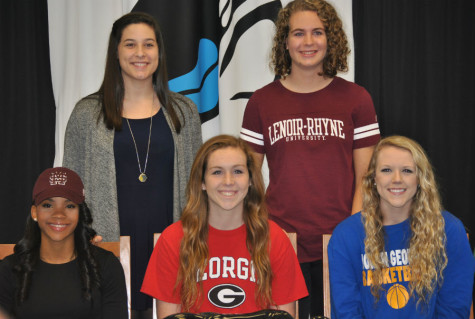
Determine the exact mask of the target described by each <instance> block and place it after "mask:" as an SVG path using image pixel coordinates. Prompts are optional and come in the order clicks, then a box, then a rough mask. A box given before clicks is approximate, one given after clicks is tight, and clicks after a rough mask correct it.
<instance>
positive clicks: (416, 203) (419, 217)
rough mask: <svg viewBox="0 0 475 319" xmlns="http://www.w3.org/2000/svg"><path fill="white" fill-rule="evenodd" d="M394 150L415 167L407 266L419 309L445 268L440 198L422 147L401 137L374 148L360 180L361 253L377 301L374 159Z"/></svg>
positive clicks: (379, 264) (379, 239)
mask: <svg viewBox="0 0 475 319" xmlns="http://www.w3.org/2000/svg"><path fill="white" fill-rule="evenodd" d="M390 146H392V147H397V148H400V149H403V150H406V151H408V152H409V153H411V155H412V158H413V160H414V163H415V165H416V176H417V182H418V188H417V191H416V194H415V195H414V198H413V202H412V205H411V211H410V217H409V218H410V228H411V238H410V241H409V263H410V267H411V281H410V283H409V288H410V295H411V296H414V295H417V297H418V301H417V304H418V305H419V304H420V302H421V301H422V302H423V304H427V302H428V301H429V300H430V297H431V295H432V293H433V292H434V291H435V289H436V288H437V285H442V283H443V274H442V272H443V270H444V269H445V267H446V266H447V255H446V251H445V242H446V235H445V221H444V218H443V216H442V206H441V202H440V195H439V192H438V190H437V184H436V181H435V177H434V172H433V169H432V166H431V164H430V162H429V159H428V157H427V155H426V153H425V152H424V150H423V149H422V147H421V146H420V145H419V144H418V143H417V142H415V141H413V140H411V139H409V138H407V137H404V136H390V137H386V138H383V139H382V140H380V141H379V143H378V144H377V145H376V147H375V150H374V153H373V156H372V158H371V161H370V164H369V168H368V171H367V173H366V175H365V176H364V178H363V210H362V219H363V224H364V228H365V232H366V238H365V252H366V255H367V256H368V259H369V260H370V261H371V263H372V264H373V266H374V271H373V285H372V287H371V293H372V294H373V296H374V297H375V299H376V300H379V296H380V292H381V290H382V287H381V283H382V282H383V276H384V269H385V268H386V267H387V266H386V265H385V261H384V260H382V258H381V253H382V252H383V251H384V228H383V216H382V213H381V207H380V196H379V194H378V191H377V189H376V187H375V185H374V182H375V175H376V166H377V162H378V156H379V153H380V152H381V150H383V149H384V148H386V147H390Z"/></svg>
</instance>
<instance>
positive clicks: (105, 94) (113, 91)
mask: <svg viewBox="0 0 475 319" xmlns="http://www.w3.org/2000/svg"><path fill="white" fill-rule="evenodd" d="M139 23H145V24H146V25H148V26H150V27H151V28H152V29H153V30H154V32H155V38H156V41H157V44H158V61H159V63H158V68H157V70H156V71H155V72H154V73H153V78H152V82H153V89H154V91H155V93H156V94H157V96H158V100H159V101H160V103H161V105H162V106H163V107H164V108H165V109H166V111H167V112H168V114H169V115H170V118H171V120H172V123H173V127H174V128H175V131H176V132H177V133H180V130H181V127H182V125H184V124H185V123H181V122H180V120H179V118H178V115H177V113H176V112H175V110H174V109H173V107H172V103H174V102H175V101H173V98H172V97H171V95H170V91H169V88H168V74H167V60H166V54H165V46H164V42H163V38H162V32H161V30H160V26H159V25H158V22H157V20H155V18H154V17H152V16H151V15H149V14H147V13H143V12H131V13H128V14H126V15H124V16H122V17H121V18H119V19H118V20H116V21H115V22H114V24H113V25H112V31H111V33H110V36H109V47H108V48H107V60H106V69H105V71H104V80H103V81H102V84H101V87H100V89H99V91H98V92H96V94H97V95H98V96H99V99H100V101H101V102H102V108H101V113H100V115H102V116H103V119H104V124H105V125H106V127H107V128H108V129H115V130H117V131H120V130H122V109H123V101H124V95H125V92H124V90H125V89H124V79H123V78H122V72H121V68H120V63H119V59H118V55H117V49H118V47H119V43H120V40H121V38H122V33H123V31H124V29H125V28H126V27H127V26H129V25H130V24H139ZM175 104H176V106H177V107H178V110H179V111H180V113H181V114H182V115H183V112H182V111H181V109H180V107H179V105H178V104H177V103H175ZM182 118H183V121H184V116H183V117H182Z"/></svg>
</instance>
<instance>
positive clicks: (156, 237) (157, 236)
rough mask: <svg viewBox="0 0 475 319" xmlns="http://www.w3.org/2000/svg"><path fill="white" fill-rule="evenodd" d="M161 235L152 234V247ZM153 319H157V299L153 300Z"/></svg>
mask: <svg viewBox="0 0 475 319" xmlns="http://www.w3.org/2000/svg"><path fill="white" fill-rule="evenodd" d="M161 234H162V233H155V234H153V247H155V245H156V244H157V241H158V238H159V237H160V235H161ZM153 319H157V299H155V298H153Z"/></svg>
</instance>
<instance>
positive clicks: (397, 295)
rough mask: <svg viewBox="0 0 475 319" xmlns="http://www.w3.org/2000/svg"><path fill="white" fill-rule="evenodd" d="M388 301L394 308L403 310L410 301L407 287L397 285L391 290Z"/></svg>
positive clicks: (387, 297) (387, 296)
mask: <svg viewBox="0 0 475 319" xmlns="http://www.w3.org/2000/svg"><path fill="white" fill-rule="evenodd" d="M386 299H387V300H388V304H389V305H390V306H391V307H392V308H394V309H401V308H403V307H404V306H405V305H406V304H407V302H408V301H409V294H408V293H407V289H406V287H404V286H403V285H400V284H395V285H393V286H392V287H391V288H389V290H388V293H387V295H386Z"/></svg>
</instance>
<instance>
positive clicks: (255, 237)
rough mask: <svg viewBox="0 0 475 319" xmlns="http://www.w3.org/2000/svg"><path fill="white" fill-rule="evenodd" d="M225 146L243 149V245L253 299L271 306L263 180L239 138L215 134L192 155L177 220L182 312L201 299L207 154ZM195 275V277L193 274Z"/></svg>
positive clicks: (205, 243)
mask: <svg viewBox="0 0 475 319" xmlns="http://www.w3.org/2000/svg"><path fill="white" fill-rule="evenodd" d="M227 147H232V148H237V149H240V150H242V151H243V153H244V155H245V156H246V160H247V169H248V171H249V178H250V181H251V185H250V186H249V191H248V193H247V196H246V197H245V199H244V211H243V218H244V224H245V225H246V230H247V238H246V245H247V249H248V250H249V252H250V254H251V258H252V262H253V265H254V268H255V272H256V277H257V281H256V282H257V287H256V298H257V302H258V304H259V305H260V306H261V307H262V308H267V307H269V306H270V305H273V301H272V291H271V284H272V277H273V275H272V269H271V265H270V258H269V224H268V213H267V209H266V207H265V203H264V194H265V192H264V182H263V180H262V175H261V172H260V166H259V165H258V164H257V162H256V160H255V158H254V156H253V154H252V151H251V149H250V147H249V146H248V145H247V143H246V142H244V141H243V140H241V139H238V138H235V137H233V136H230V135H219V136H215V137H213V138H211V139H209V140H208V141H207V142H206V143H204V144H203V145H202V146H201V148H200V149H199V151H198V153H197V154H196V158H195V161H194V163H193V166H192V168H191V174H190V180H189V182H188V186H187V196H188V202H187V204H186V206H185V209H184V210H183V214H182V216H181V222H182V225H183V232H184V237H183V240H182V242H181V246H180V267H179V270H178V277H177V281H176V286H175V289H179V292H180V298H181V306H182V311H189V310H190V309H191V308H192V307H194V306H198V305H199V304H200V302H201V298H202V291H203V287H202V283H201V282H200V287H199V288H198V287H197V284H196V282H197V278H202V276H203V274H204V271H205V268H206V265H207V263H208V260H209V255H208V195H207V193H206V191H204V190H203V189H202V183H203V181H204V174H205V171H206V168H207V164H208V159H209V156H210V154H211V153H213V152H214V151H216V150H218V149H223V148H227ZM197 276H198V277H197Z"/></svg>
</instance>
